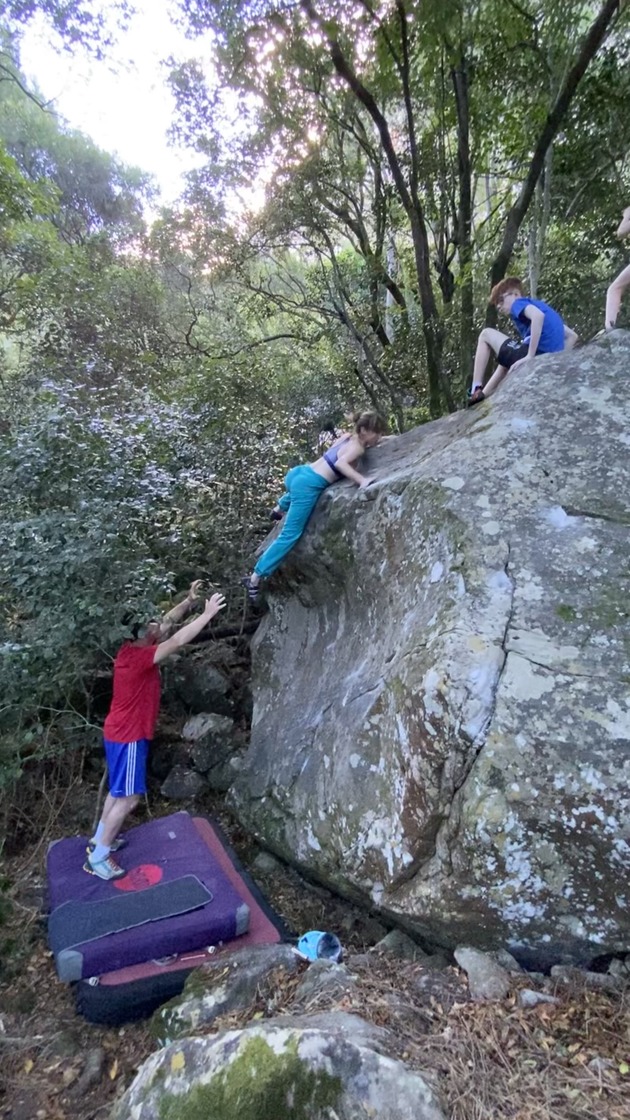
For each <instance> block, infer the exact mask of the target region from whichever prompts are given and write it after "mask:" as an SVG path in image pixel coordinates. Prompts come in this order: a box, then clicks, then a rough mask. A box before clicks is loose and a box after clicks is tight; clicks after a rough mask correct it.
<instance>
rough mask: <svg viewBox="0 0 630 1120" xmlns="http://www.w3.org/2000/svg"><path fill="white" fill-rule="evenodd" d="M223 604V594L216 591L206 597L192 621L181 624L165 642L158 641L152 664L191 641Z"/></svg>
mask: <svg viewBox="0 0 630 1120" xmlns="http://www.w3.org/2000/svg"><path fill="white" fill-rule="evenodd" d="M224 606H225V599H224V597H223V595H220V594H218V593H217V594H216V595H213V596H212V598H211V599H206V605H205V608H204V610H203V612H202V613H201V614H200V615H199V616H198V617H197V618H193V620H192V622H188V623H187V624H186V626H182V628H181V630H178V631H177V633H176V634H173V636H172V637H171V638H167V639H166V641H165V642H160V644H159V646H158V647H157V649H156V651H155V656H154V658H153V664H154V665H159V663H160V662H161V661H164V659H165V658H167V657H169V656H170V655H171V654H172V653H176V652H177V650H178V649H181V648H182V646H185V645H188V643H189V642H192V640H193V638H196V637H197V634H199V633H200V632H201V631H202V630H203V628H204V626H207V625H208V623H209V622H210V619H211V618H214V616H215V614H218V613H219V611H222V610H223V608H224Z"/></svg>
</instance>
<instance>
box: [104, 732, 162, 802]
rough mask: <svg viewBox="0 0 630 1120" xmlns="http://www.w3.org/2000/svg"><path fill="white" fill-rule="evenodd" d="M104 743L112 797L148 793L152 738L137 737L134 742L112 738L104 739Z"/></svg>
mask: <svg viewBox="0 0 630 1120" xmlns="http://www.w3.org/2000/svg"><path fill="white" fill-rule="evenodd" d="M103 743H104V745H105V755H106V757H107V770H108V772H109V792H110V793H111V795H112V797H131V796H132V795H133V794H134V793H146V792H147V755H148V753H149V747H150V746H151V741H150V739H136V741H135V742H133V743H114V742H112V740H111V739H103Z"/></svg>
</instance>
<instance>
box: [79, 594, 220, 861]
mask: <svg viewBox="0 0 630 1120" xmlns="http://www.w3.org/2000/svg"><path fill="white" fill-rule="evenodd" d="M200 584H201V580H196V581H195V582H194V583H193V584H192V586H191V588H190V591H189V592H188V595H187V596H186V598H185V599H184V600H183V602H181V603H178V605H177V606H176V607H173V609H172V610H170V611H169V612H168V614H166V615H165V616H164V619H163V620H162V622H155V621H152V622H149V623H148V625H147V626H146V627H145V628H144V630H143V632H142V633H141V636H140V637H138V638H137V639H136V640H135V641H133V642H125V644H124V646H122V648H121V649H120V650H119V652H118V655H117V657H116V660H115V661H114V689H113V696H112V703H111V707H110V709H109V713H108V716H107V719H106V720H105V724H104V726H103V738H104V743H105V754H106V756H107V769H108V777H109V793H108V795H107V797H106V799H105V805H104V806H103V814H102V816H101V819H100V822H99V825H98V828H97V829H96V832H95V834H94V836H93V837H92V839H91V840H90V843H89V845H88V858H87V862H86V863H85V870H86V871H89V872H90V874H91V875H98V877H99V879H121V878H122V877H123V875H125V874H126V872H125V871H124V870H123V868H122V867H120V866H119V865H118V864H117V863H116V861H115V859H113V858H112V854H111V853H112V852H113V851H114V852H115V851H118V850H119V849H120V848H122V847H123V846H124V844H125V840H124V839H123V838H122V837H118V832H119V830H120V828H121V827H122V825H123V823H124V821H125V820H126V818H127V817H128V815H129V813H130V812H131V811H132V809H134V808H135V806H136V805H137V804H138V801H139V800H140V795H141V794H143V793H146V788H147V787H146V761H147V755H148V751H149V747H150V745H151V740H152V739H153V734H154V731H155V725H156V722H157V717H158V712H159V708H160V670H159V665H160V662H162V661H164V659H165V658H166V657H168V656H169V654H171V653H175V652H176V651H177V650H178V649H181V648H182V646H185V645H187V644H188V642H191V641H192V639H193V638H195V637H196V636H197V634H199V632H200V631H201V630H203V628H204V626H207V624H208V622H209V621H210V619H211V618H213V617H214V615H215V614H217V613H218V611H220V610H223V608H224V606H225V599H224V598H223V595H218V594H217V595H213V596H212V598H211V599H206V605H205V608H204V610H203V613H202V614H200V615H199V616H198V618H195V619H193V621H192V622H189V623H187V625H186V626H182V628H181V630H178V631H177V633H176V634H173V635H172V636H171V637H167V635H168V633H169V631H170V629H171V627H172V625H173V624H175V623H177V622H180V621H181V620H182V619H183V618H184V617H185V615H186V614H187V613H188V611H189V610H190V609H191V607H192V606H193V604H194V603H195V601H196V599H197V594H198V591H199V587H200ZM162 639H165V640H162Z"/></svg>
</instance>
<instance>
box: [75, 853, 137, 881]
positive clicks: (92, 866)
mask: <svg viewBox="0 0 630 1120" xmlns="http://www.w3.org/2000/svg"><path fill="white" fill-rule="evenodd" d="M83 870H84V871H87V873H88V875H97V876H98V878H99V879H122V878H124V876H125V875H126V874H127V872H126V871H125V870H124V869H123V868H122V867H119V865H118V864H117V863H116V860H115V859H112V857H111V856H105V859H99V860H98V861H97V862H96V863H93V862H92V858H91V856H88V858H87V860H86V861H85V863H84V864H83Z"/></svg>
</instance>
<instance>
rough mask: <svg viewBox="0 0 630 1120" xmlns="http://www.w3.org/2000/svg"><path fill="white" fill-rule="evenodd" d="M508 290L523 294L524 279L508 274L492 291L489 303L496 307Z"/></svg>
mask: <svg viewBox="0 0 630 1120" xmlns="http://www.w3.org/2000/svg"><path fill="white" fill-rule="evenodd" d="M508 292H517V293H518V295H519V296H522V294H523V281H522V280H520V279H519V277H518V276H506V278H505V280H499V283H498V284H495V285H494V288H493V289H492V291H491V292H490V299H489V303H493V304H494V305H495V307H496V305H497V303H498V302H499V300H500V299H503V296H505V295H507V293H508Z"/></svg>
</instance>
